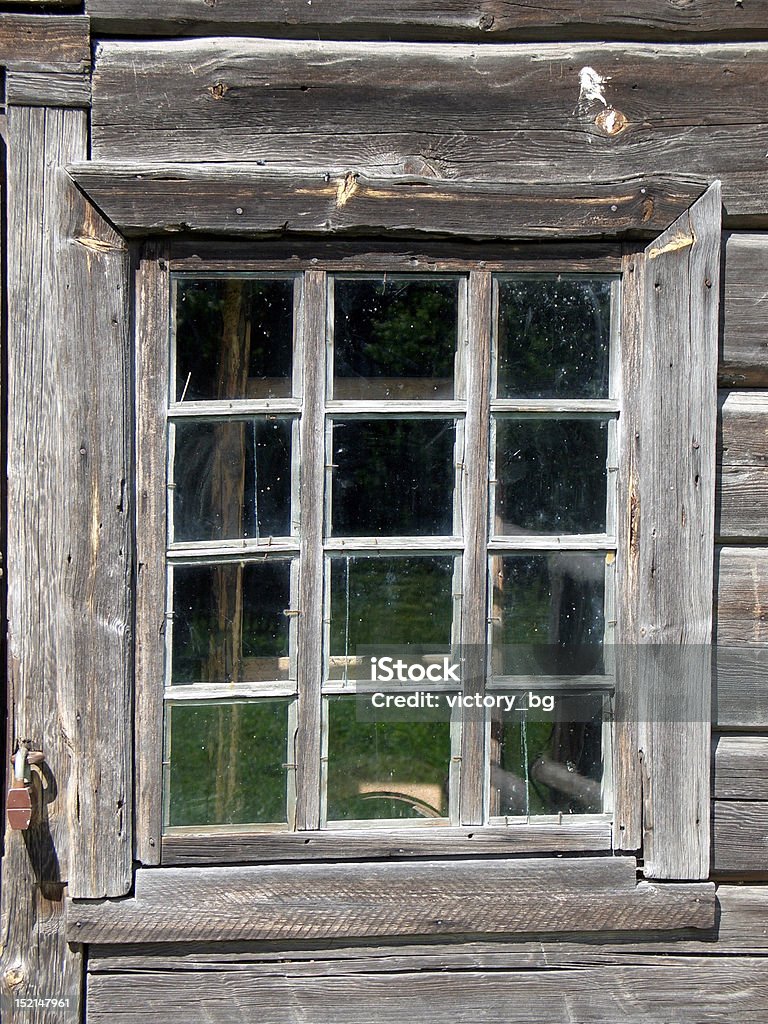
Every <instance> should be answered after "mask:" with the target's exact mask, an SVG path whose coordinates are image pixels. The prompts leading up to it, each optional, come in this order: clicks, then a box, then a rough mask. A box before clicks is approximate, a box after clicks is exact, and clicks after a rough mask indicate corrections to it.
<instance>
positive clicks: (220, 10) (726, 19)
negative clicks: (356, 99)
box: [86, 0, 768, 41]
mask: <svg viewBox="0 0 768 1024" xmlns="http://www.w3.org/2000/svg"><path fill="white" fill-rule="evenodd" d="M86 12H87V13H88V14H90V16H91V18H92V20H93V23H94V26H95V28H96V29H98V30H99V31H102V30H108V31H110V32H113V33H114V32H118V31H120V32H131V31H133V32H134V33H135V32H136V23H137V22H140V24H141V32H142V34H145V33H153V34H155V33H159V34H166V33H170V32H176V33H178V32H179V31H182V32H183V34H184V35H191V34H194V35H210V34H215V32H216V31H218V32H221V33H222V34H229V35H234V34H238V35H242V34H246V35H247V34H250V35H262V34H268V35H274V34H277V35H281V36H306V35H312V36H314V35H315V34H316V33H319V32H323V34H324V35H325V36H326V37H328V36H329V35H330V36H332V37H333V38H337V39H338V38H351V39H377V38H384V39H413V38H419V39H446V40H452V39H455V40H460V39H471V40H481V39H482V40H487V41H500V40H506V39H515V40H534V39H535V40H546V39H556V40H565V39H595V40H601V39H621V40H636V39H659V40H663V41H670V40H681V39H685V40H687V39H690V40H695V41H704V40H725V39H737V40H738V39H765V37H766V24H767V23H768V4H766V2H765V0H753V2H750V3H747V4H743V3H742V4H738V5H735V6H734V4H733V2H732V0H695V2H694V3H687V4H686V5H685V6H678V5H677V4H670V3H669V2H668V0H643V2H642V3H638V4H636V5H633V7H632V9H631V10H629V9H626V8H624V7H608V6H606V4H605V3H604V2H601V0H587V2H584V3H579V2H578V0H554V2H551V3H548V4H547V5H546V6H543V5H542V4H541V3H540V2H539V0H521V2H518V3H515V4H502V3H495V2H493V0H397V2H395V3H392V4H388V5H386V6H382V5H381V4H380V3H377V2H376V0H335V2H334V3H333V4H327V3H326V4H315V5H310V4H307V3H306V0H268V2H262V3H260V4H259V6H258V8H257V9H254V6H253V4H252V3H251V0H217V2H216V3H215V4H210V3H206V0H167V2H166V3H164V4H163V5H162V7H158V6H157V5H156V4H151V3H150V2H148V0H128V2H127V3H122V4H121V3H119V0H86Z"/></svg>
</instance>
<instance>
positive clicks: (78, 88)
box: [5, 71, 91, 109]
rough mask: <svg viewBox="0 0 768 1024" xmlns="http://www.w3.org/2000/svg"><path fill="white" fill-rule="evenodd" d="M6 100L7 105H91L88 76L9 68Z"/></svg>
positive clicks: (6, 80)
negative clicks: (11, 69)
mask: <svg viewBox="0 0 768 1024" xmlns="http://www.w3.org/2000/svg"><path fill="white" fill-rule="evenodd" d="M5 102H6V105H7V106H9V107H13V106H16V107H83V108H86V109H87V108H88V107H90V105H91V79H90V76H89V75H86V74H83V75H73V74H69V73H67V72H63V71H49V72H38V71H8V72H7V74H6V76H5Z"/></svg>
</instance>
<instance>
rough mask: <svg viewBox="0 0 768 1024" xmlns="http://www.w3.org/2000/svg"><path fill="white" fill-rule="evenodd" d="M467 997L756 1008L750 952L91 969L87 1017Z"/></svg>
mask: <svg viewBox="0 0 768 1024" xmlns="http://www.w3.org/2000/svg"><path fill="white" fill-rule="evenodd" d="M457 1007H463V1008H466V1007H470V1008H471V1011H472V1014H473V1017H474V1019H476V1020H478V1021H481V1022H482V1024H544V1022H546V1024H573V1022H576V1021H578V1024H605V1022H606V1021H626V1022H628V1024H658V1022H660V1021H674V1022H675V1024H724V1022H726V1021H730V1020H760V1019H761V1018H765V1016H766V1014H768V981H766V973H765V961H764V960H763V959H762V958H760V957H734V958H728V959H723V960H718V959H716V958H708V957H669V958H667V959H666V960H664V962H659V958H657V959H656V962H654V963H650V964H648V963H644V964H643V963H638V964H636V965H625V964H618V965H616V966H615V967H611V968H610V969H607V970H606V968H605V966H604V965H585V964H579V965H574V966H573V967H572V968H560V967H558V968H556V969H543V970H536V969H522V970H515V969H512V970H504V969H501V970H496V971H487V972H486V971H482V970H472V969H469V970H466V971H463V972H462V971H459V972H456V973H451V972H446V971H441V970H440V969H439V968H438V969H435V970H431V971H429V970H426V971H417V972H413V973H403V974H399V975H398V974H396V975H393V974H386V973H384V974H380V973H377V972H376V970H375V967H374V969H373V970H372V971H371V973H369V974H354V975H351V976H348V977H346V978H345V977H334V978H316V977H308V978H285V977H280V976H279V975H276V976H274V977H271V978H261V977H259V976H258V974H256V973H255V972H253V973H252V972H251V971H249V970H248V969H247V968H246V969H238V968H230V969H229V970H226V969H225V970H223V971H222V972H221V973H220V974H218V975H215V976H214V975H212V974H211V972H210V971H185V972H181V973H175V972H173V971H157V972H152V971H149V972H146V973H141V972H133V973H127V974H118V975H96V976H92V977H91V979H90V983H89V1021H90V1022H91V1024H101V1022H107V1021H110V1022H115V1021H117V1022H121V1021H131V1022H136V1021H142V1020H149V1019H151V1018H150V1014H151V1013H152V1012H153V1010H154V1011H155V1012H157V1013H160V1014H161V1015H162V1018H163V1020H164V1021H167V1022H168V1024H177V1022H179V1024H181V1022H183V1024H190V1022H191V1024H196V1022H198V1021H199V1022H203V1021H207V1022H220V1021H231V1020H235V1019H238V1020H240V1019H246V1020H248V1019H250V1020H260V1019H265V1020H269V1021H270V1024H303V1022H305V1021H312V1022H313V1024H401V1022H402V1021H403V1020H418V1019H424V1020H429V1021H430V1024H452V1022H453V1021H455V1020H456V1012H457Z"/></svg>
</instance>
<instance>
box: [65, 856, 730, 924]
mask: <svg viewBox="0 0 768 1024" xmlns="http://www.w3.org/2000/svg"><path fill="white" fill-rule="evenodd" d="M67 922H68V923H67V929H68V935H69V937H70V939H71V940H72V941H74V942H98V943H105V942H111V943H114V942H118V943H122V942H131V943H134V942H158V941H160V942H162V941H169V940H170V941H179V940H194V941H213V940H216V939H229V940H243V941H245V940H253V939H259V940H261V939H263V940H270V939H281V940H291V939H312V938H315V939H318V938H334V937H336V936H339V935H343V936H346V937H348V938H364V937H373V936H388V935H434V934H437V935H448V934H457V933H471V932H481V933H485V934H491V933H494V932H503V933H512V932H518V931H528V932H535V931H541V930H543V929H548V930H554V931H572V930H574V929H575V928H576V927H577V926H578V927H581V928H584V927H585V926H586V927H588V928H589V929H590V930H600V929H601V928H618V929H621V930H623V929H630V928H675V927H684V926H685V927H702V928H707V927H711V926H712V924H713V922H714V887H713V886H712V885H711V884H709V883H702V884H694V885H674V886H659V885H653V884H651V883H648V882H640V883H639V884H638V883H636V881H635V861H634V858H631V857H616V858H609V857H597V858H589V857H582V858H577V859H559V858H557V859H551V858H548V859H536V858H530V859H528V858H526V859H522V860H508V859H504V860H482V861H473V860H462V861H420V862H419V863H399V862H396V863H384V864H368V863H365V864H356V865H354V866H353V865H349V864H338V865H336V864H317V865H312V864H307V865H302V866H299V865H296V864H292V865H278V866H267V867H264V866H262V867H238V868H191V867H190V868H163V869H162V870H155V869H146V870H144V871H139V872H138V873H137V876H136V895H135V898H134V899H132V900H127V901H122V902H119V903H118V902H111V903H95V902H82V901H77V902H71V903H70V904H69V906H68V913H67Z"/></svg>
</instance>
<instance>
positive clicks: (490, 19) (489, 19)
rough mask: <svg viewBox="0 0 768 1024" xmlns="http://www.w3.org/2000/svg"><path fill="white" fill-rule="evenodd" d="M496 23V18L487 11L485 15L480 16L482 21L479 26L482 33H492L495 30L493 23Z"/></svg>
mask: <svg viewBox="0 0 768 1024" xmlns="http://www.w3.org/2000/svg"><path fill="white" fill-rule="evenodd" d="M495 21H496V19H495V18H494V16H493V15H492V14H490V13H488V12H487V11H486V13H485V14H481V15H480V20H479V21H478V23H477V25H478V28H479V29H480V30H481V31H482V32H490V30H491V29H492V28H493V23H494V22H495Z"/></svg>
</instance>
